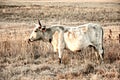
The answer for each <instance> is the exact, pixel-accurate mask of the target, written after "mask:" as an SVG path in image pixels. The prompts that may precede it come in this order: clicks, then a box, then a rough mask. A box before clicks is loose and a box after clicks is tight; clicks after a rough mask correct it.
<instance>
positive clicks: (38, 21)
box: [38, 19, 42, 27]
mask: <svg viewBox="0 0 120 80" xmlns="http://www.w3.org/2000/svg"><path fill="white" fill-rule="evenodd" d="M38 23H39V25H40V26H41V27H42V25H41V23H40V20H39V19H38Z"/></svg>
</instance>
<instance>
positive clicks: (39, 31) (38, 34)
mask: <svg viewBox="0 0 120 80" xmlns="http://www.w3.org/2000/svg"><path fill="white" fill-rule="evenodd" d="M45 30H46V27H45V26H42V25H41V23H40V20H38V24H35V28H34V29H33V31H32V33H31V35H30V37H29V39H28V42H32V41H37V40H43V38H44V33H43V32H44V31H45Z"/></svg>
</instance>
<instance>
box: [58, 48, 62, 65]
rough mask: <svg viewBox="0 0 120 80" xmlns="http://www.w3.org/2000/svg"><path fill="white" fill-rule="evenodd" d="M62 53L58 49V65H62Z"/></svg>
mask: <svg viewBox="0 0 120 80" xmlns="http://www.w3.org/2000/svg"><path fill="white" fill-rule="evenodd" d="M62 53H63V49H58V55H59V63H60V64H61V63H62Z"/></svg>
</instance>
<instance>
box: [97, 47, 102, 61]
mask: <svg viewBox="0 0 120 80" xmlns="http://www.w3.org/2000/svg"><path fill="white" fill-rule="evenodd" d="M96 50H97V52H98V54H99V57H100V59H101V61H100V63H101V62H102V63H103V62H104V59H103V57H104V50H103V47H102V46H97V47H96Z"/></svg>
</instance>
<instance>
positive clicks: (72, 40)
mask: <svg viewBox="0 0 120 80" xmlns="http://www.w3.org/2000/svg"><path fill="white" fill-rule="evenodd" d="M81 38H82V37H81ZM64 40H65V44H66V48H68V49H70V50H71V51H77V50H80V49H81V45H82V44H81V43H80V37H79V38H78V37H77V36H73V34H69V35H68V34H64Z"/></svg>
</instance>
